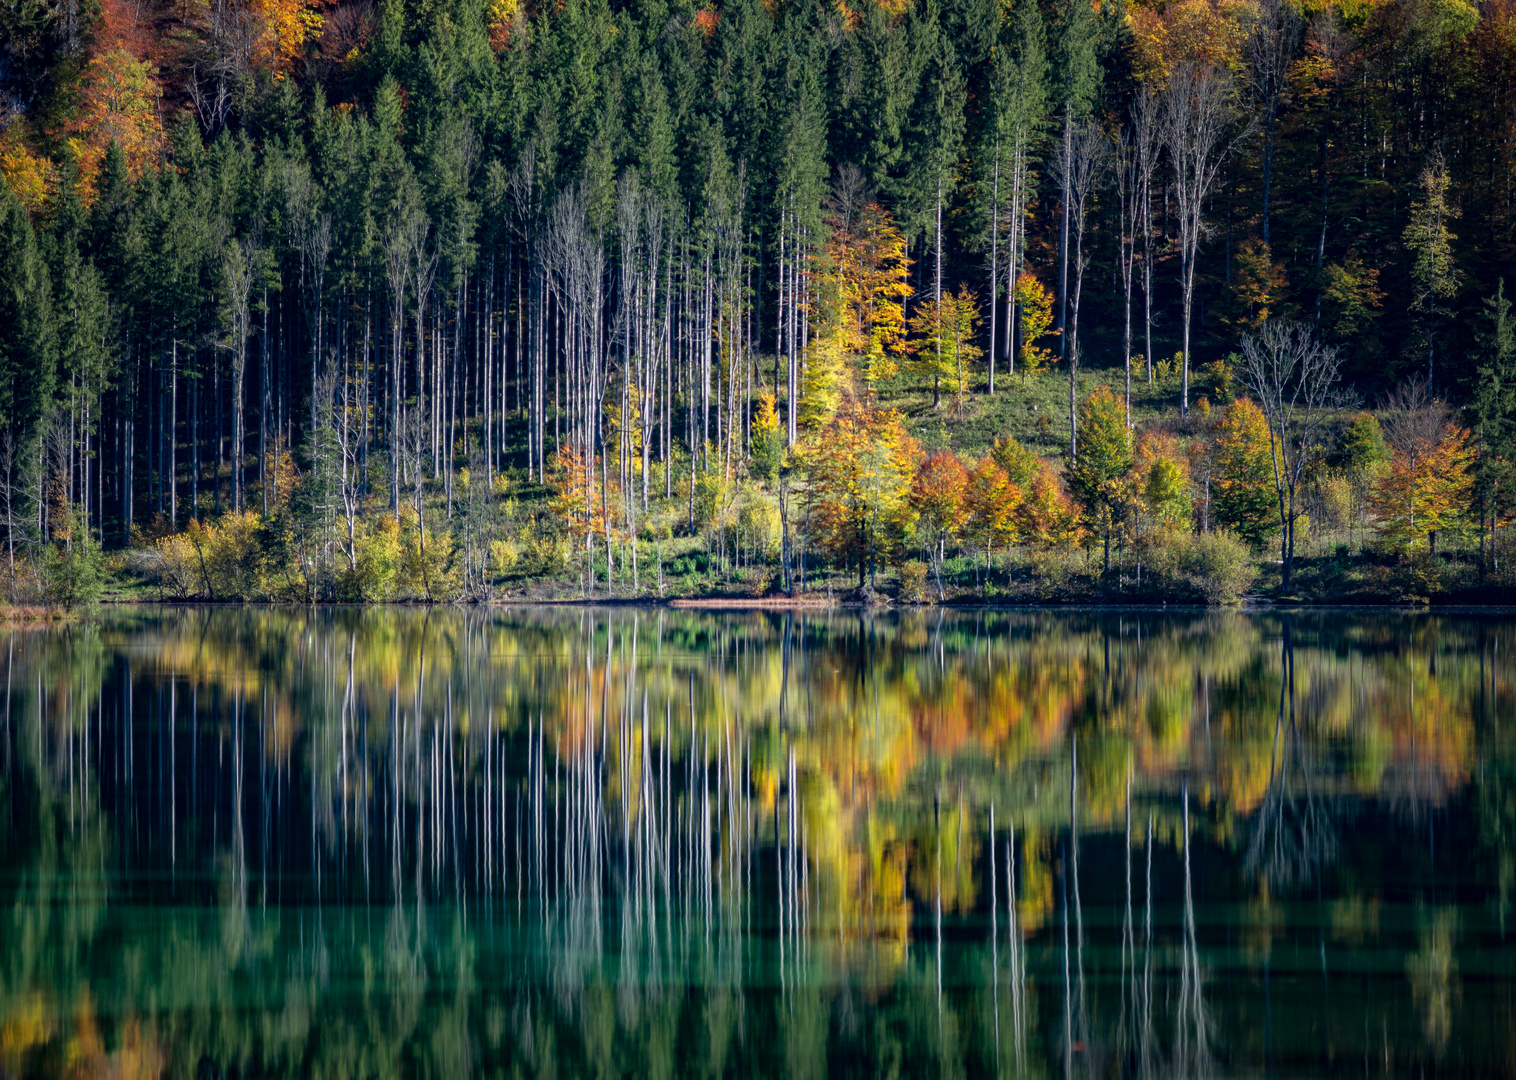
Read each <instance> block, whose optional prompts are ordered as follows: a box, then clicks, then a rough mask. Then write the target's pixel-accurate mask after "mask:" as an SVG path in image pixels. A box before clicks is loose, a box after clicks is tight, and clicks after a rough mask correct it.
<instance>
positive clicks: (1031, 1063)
mask: <svg viewBox="0 0 1516 1080" xmlns="http://www.w3.org/2000/svg"><path fill="white" fill-rule="evenodd" d="M1513 637H1516V622H1511V621H1507V620H1505V619H1501V618H1494V617H1490V618H1478V619H1449V618H1438V617H1433V616H1415V617H1412V616H1365V617H1357V616H1345V615H1343V614H1340V613H1338V614H1330V615H1311V616H1301V615H1294V616H1264V617H1248V616H1242V615H1218V614H1183V615H1165V614H1158V613H1148V614H1143V613H1124V614H1110V613H1105V614H1102V613H1066V614H1047V613H976V614H966V615H960V616H954V615H949V614H945V613H931V614H919V615H918V614H901V615H895V616H889V617H882V618H869V617H859V616H857V615H844V614H835V615H829V616H822V615H808V616H791V615H779V614H708V613H706V614H703V613H693V612H669V611H637V610H612V611H593V610H582V609H558V610H546V611H520V612H517V611H508V612H499V611H496V612H457V611H422V610H395V611H373V610H358V609H351V610H347V609H327V610H315V611H304V610H302V611H286V610H257V611H245V610H236V609H197V610H176V609H167V610H143V611H132V612H128V613H125V614H120V615H112V616H110V617H108V618H107V619H105V620H104V621H102V622H100V623H98V624H94V625H90V626H83V627H76V628H71V629H68V630H35V631H32V630H28V631H18V632H16V633H13V634H10V635H8V636H7V637H6V639H5V656H4V663H5V704H4V717H5V719H4V725H5V726H4V732H3V739H0V785H3V799H4V805H5V808H6V812H7V815H8V816H7V821H8V827H7V828H6V829H5V830H4V832H3V836H0V866H3V868H4V869H3V871H0V894H3V895H0V905H3V906H0V911H3V912H4V914H0V927H3V929H0V1074H5V1075H41V1076H65V1075H68V1076H73V1075H80V1076H93V1075H105V1074H109V1075H120V1076H156V1075H196V1076H230V1075H238V1076H242V1075H263V1074H292V1075H306V1074H315V1073H320V1074H322V1075H326V1076H371V1075H413V1074H414V1075H438V1076H457V1075H465V1074H472V1073H482V1074H491V1075H493V1074H497V1073H498V1074H500V1075H525V1074H528V1073H532V1074H542V1075H549V1074H551V1075H581V1074H583V1075H590V1074H593V1075H597V1076H606V1075H649V1076H676V1075H679V1076H683V1075H707V1076H714V1075H726V1074H738V1075H771V1074H783V1075H793V1076H822V1075H833V1074H838V1073H842V1074H848V1075H852V1074H857V1075H879V1074H894V1075H917V1074H923V1073H940V1074H943V1075H955V1076H956V1075H986V1074H994V1075H1005V1076H1019V1075H1056V1074H1062V1075H1065V1076H1073V1075H1076V1074H1077V1075H1081V1076H1084V1075H1095V1074H1100V1075H1126V1076H1143V1077H1161V1076H1186V1077H1198V1076H1207V1075H1217V1076H1221V1075H1234V1074H1238V1073H1269V1074H1271V1075H1279V1074H1288V1075H1322V1074H1330V1073H1344V1074H1347V1073H1352V1074H1353V1075H1363V1074H1365V1073H1366V1072H1368V1071H1373V1072H1374V1073H1376V1074H1384V1073H1393V1072H1397V1071H1404V1070H1406V1069H1410V1068H1417V1069H1421V1068H1432V1069H1433V1070H1434V1071H1437V1072H1450V1073H1455V1074H1465V1075H1468V1074H1485V1073H1490V1074H1493V1073H1496V1072H1502V1073H1503V1072H1504V1071H1505V1063H1506V1062H1507V1061H1508V1060H1510V1058H1511V1056H1512V1054H1513V1053H1516V1040H1513V1038H1512V1035H1511V1029H1512V1025H1511V1023H1510V1017H1509V1011H1508V1010H1509V999H1510V992H1511V990H1512V988H1513V983H1516V980H1513V978H1512V969H1511V952H1510V950H1509V949H1508V947H1507V945H1506V941H1505V927H1506V923H1507V921H1508V920H1507V916H1508V913H1509V905H1510V895H1511V891H1512V882H1513V880H1516V859H1513V854H1516V847H1513V840H1512V828H1513V827H1516V798H1513V796H1512V794H1511V787H1510V783H1509V778H1510V774H1511V765H1512V762H1513V756H1512V747H1511V742H1510V739H1509V737H1508V736H1507V735H1506V730H1507V727H1508V726H1509V725H1508V720H1509V717H1510V714H1511V710H1512V704H1513V698H1512V686H1511V683H1510V678H1509V673H1508V672H1507V671H1506V661H1505V657H1506V656H1507V655H1508V653H1509V650H1510V645H1511V642H1512V639H1513Z"/></svg>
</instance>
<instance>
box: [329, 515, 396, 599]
mask: <svg viewBox="0 0 1516 1080" xmlns="http://www.w3.org/2000/svg"><path fill="white" fill-rule="evenodd" d="M354 547H356V548H357V555H358V557H357V559H356V560H355V561H356V563H357V565H356V566H355V567H349V568H347V569H346V570H344V571H342V572H341V573H339V574H338V575H337V591H338V595H340V596H341V597H342V599H344V600H350V601H369V602H382V601H385V600H389V599H391V598H392V597H393V596H394V593H395V574H396V572H397V571H398V569H399V567H400V554H401V553H400V522H399V521H397V520H396V519H395V516H394V515H393V514H385V515H383V516H381V517H380V518H379V520H378V521H376V522H375V523H374V525H373V527H372V528H370V529H366V530H364V531H363V532H362V533H360V534H359V535H358V537H357V542H356V543H355V544H354Z"/></svg>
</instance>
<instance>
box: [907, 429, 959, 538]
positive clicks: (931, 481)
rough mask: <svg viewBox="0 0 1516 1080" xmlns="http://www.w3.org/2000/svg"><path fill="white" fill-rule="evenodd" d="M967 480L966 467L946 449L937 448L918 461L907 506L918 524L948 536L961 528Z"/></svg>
mask: <svg viewBox="0 0 1516 1080" xmlns="http://www.w3.org/2000/svg"><path fill="white" fill-rule="evenodd" d="M968 482H969V474H968V470H967V469H965V468H964V467H963V462H961V461H959V460H958V456H957V455H956V454H954V453H953V452H952V451H950V450H939V451H938V452H937V453H935V454H933V455H932V456H931V457H929V458H927V459H926V460H925V461H924V462H922V463H921V468H920V469H918V470H917V472H916V479H915V480H914V481H913V482H912V484H911V506H912V508H914V509H915V511H916V513H917V514H918V515H920V518H921V522H922V524H924V525H926V526H927V527H929V528H930V529H932V530H933V531H935V532H937V533H943V534H947V535H949V536H951V535H953V534H954V533H956V532H957V531H958V530H959V529H960V528H962V527H963V523H964V520H965V515H966V513H967V507H966V505H965V503H964V495H965V492H966V490H967V488H968Z"/></svg>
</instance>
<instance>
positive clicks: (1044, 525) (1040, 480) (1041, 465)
mask: <svg viewBox="0 0 1516 1080" xmlns="http://www.w3.org/2000/svg"><path fill="white" fill-rule="evenodd" d="M1082 516H1083V509H1082V508H1081V507H1080V505H1079V504H1078V503H1077V502H1075V501H1074V500H1073V499H1072V498H1070V497H1069V493H1068V489H1067V488H1065V487H1064V486H1063V481H1062V480H1061V479H1059V477H1058V474H1057V473H1056V472H1055V471H1054V470H1053V466H1052V465H1050V464H1049V463H1048V462H1047V461H1046V460H1045V459H1043V458H1037V459H1036V464H1035V465H1034V466H1033V468H1032V476H1031V481H1030V482H1029V483H1028V484H1027V486H1026V492H1025V494H1024V495H1023V497H1022V500H1021V505H1020V507H1019V509H1018V512H1017V517H1018V519H1019V522H1018V527H1019V530H1020V536H1021V540H1022V542H1023V543H1027V544H1031V545H1032V546H1033V547H1038V548H1043V549H1044V550H1046V549H1048V548H1055V547H1062V546H1066V545H1073V544H1079V543H1082V542H1083V541H1084V538H1085V532H1084V528H1083V527H1082V526H1081V524H1080V518H1081V517H1082Z"/></svg>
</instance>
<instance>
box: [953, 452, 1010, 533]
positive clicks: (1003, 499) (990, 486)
mask: <svg viewBox="0 0 1516 1080" xmlns="http://www.w3.org/2000/svg"><path fill="white" fill-rule="evenodd" d="M964 504H965V507H966V508H967V510H968V520H969V526H968V533H969V535H970V536H972V537H973V538H974V539H975V540H977V541H979V542H980V543H982V544H985V545H999V546H1001V547H1004V546H1005V545H1008V544H1014V543H1015V542H1016V540H1017V539H1018V536H1019V533H1020V521H1019V518H1018V511H1019V510H1020V509H1021V488H1019V487H1017V486H1016V485H1015V484H1014V483H1012V482H1011V478H1010V475H1009V474H1008V473H1007V472H1006V471H1005V470H1004V469H1003V468H1001V467H1000V463H999V462H998V461H996V460H995V459H994V458H993V457H991V456H990V455H989V454H986V455H985V456H984V457H982V458H980V459H979V464H977V465H975V466H974V471H973V472H972V473H970V474H969V482H968V489H967V491H966V493H965V496H964Z"/></svg>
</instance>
